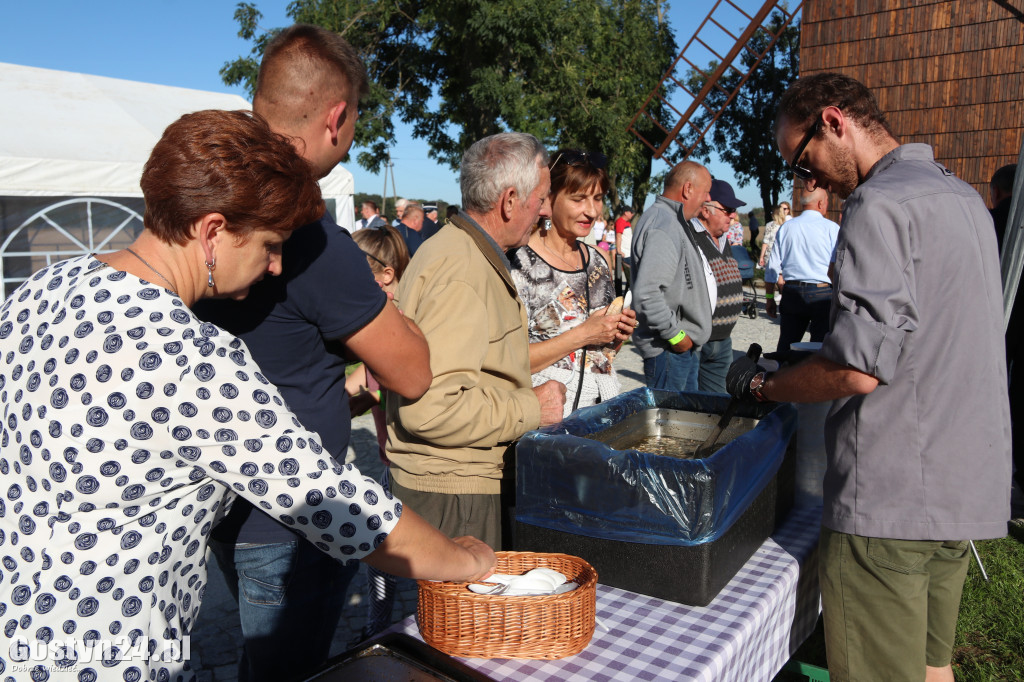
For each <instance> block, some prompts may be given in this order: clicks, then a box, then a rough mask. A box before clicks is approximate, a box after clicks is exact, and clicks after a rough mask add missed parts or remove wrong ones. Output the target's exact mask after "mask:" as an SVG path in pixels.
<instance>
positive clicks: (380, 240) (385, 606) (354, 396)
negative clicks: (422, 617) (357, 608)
mask: <svg viewBox="0 0 1024 682" xmlns="http://www.w3.org/2000/svg"><path fill="white" fill-rule="evenodd" d="M352 238H353V239H354V240H355V242H356V244H357V245H358V246H359V248H360V249H362V250H363V252H364V253H365V254H366V260H367V262H368V263H369V264H370V270H371V271H372V272H373V278H374V279H375V280H376V281H377V284H378V285H379V286H380V288H381V289H383V290H384V292H385V293H386V294H387V295H388V298H389V299H390V298H392V297H393V296H394V293H395V290H396V289H398V280H399V279H400V278H401V277H402V273H404V272H405V268H406V266H407V265H409V250H408V248H407V247H406V245H405V241H404V240H403V239H402V236H401V235H400V234H399V233H398V231H397V230H395V228H393V227H390V226H386V225H385V226H383V227H379V228H374V229H369V230H359V231H358V232H356V233H355V234H354V235H353V236H352ZM345 389H346V390H347V391H348V394H349V409H350V410H351V412H352V416H353V417H355V416H357V415H360V414H364V413H365V412H366V411H367V410H368V409H369V410H370V411H371V413H372V414H373V423H374V426H375V427H376V429H377V446H378V448H379V454H380V459H381V461H382V462H383V463H384V474H383V476H382V477H381V481H380V483H381V485H382V486H384V488H385V489H388V488H389V487H390V486H389V483H388V460H387V456H386V454H385V450H384V444H385V442H386V440H387V435H388V432H387V425H386V424H385V421H384V404H383V401H382V398H381V391H380V384H378V383H377V381H376V379H374V377H373V374H372V373H370V371H369V370H368V369H367V368H366V365H362V364H361V365H359V366H357V367H356V369H355V371H353V372H352V373H351V374H349V375H348V378H347V379H346V380H345ZM367 570H368V575H369V586H370V594H369V597H370V608H369V613H368V614H367V616H366V626H365V627H364V628H363V632H362V638H363V639H369V638H370V637H373V636H374V635H376V634H377V633H379V632H380V631H381V630H384V629H385V628H386V627H388V626H389V625H390V624H391V610H392V605H393V603H394V599H395V577H394V576H393V575H389V574H387V573H383V572H381V571H378V570H377V569H375V568H372V567H370V566H367Z"/></svg>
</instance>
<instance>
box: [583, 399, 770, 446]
mask: <svg viewBox="0 0 1024 682" xmlns="http://www.w3.org/2000/svg"><path fill="white" fill-rule="evenodd" d="M719 419H720V416H719V415H716V414H708V413H705V412H690V411H687V410H673V409H668V408H656V409H650V410H643V411H641V412H638V413H636V414H634V415H631V416H629V417H627V418H626V419H623V420H622V421H620V422H619V423H617V424H615V425H613V426H610V427H609V428H607V429H605V430H603V431H598V432H597V433H593V434H590V435H589V436H587V437H588V438H592V439H593V440H597V441H600V442H602V443H604V444H605V445H609V446H611V447H613V448H615V449H616V450H632V449H640V450H644V451H646V452H653V453H654V454H659V455H669V456H675V457H692V456H693V452H694V450H696V449H697V446H699V445H700V444H701V443H703V442H704V440H705V439H706V438H707V437H708V436H709V435H711V430H712V429H713V428H714V427H715V426H716V425H717V424H718V420H719ZM757 422H758V420H757V419H753V418H750V417H733V419H732V420H731V421H730V422H729V425H728V426H727V427H726V429H725V430H724V431H723V432H722V434H721V435H720V436H719V437H718V440H717V441H716V442H717V444H718V447H722V446H723V445H725V444H726V443H728V442H729V441H731V440H732V439H734V438H736V437H738V436H740V435H742V434H744V433H746V432H747V431H749V430H751V429H752V428H754V427H755V426H757ZM650 439H664V440H665V441H666V443H676V444H679V445H680V448H679V449H678V451H675V452H664V451H662V450H660V449H659V448H653V449H652V448H644V447H638V446H640V445H642V444H643V443H644V442H645V441H648V440H650ZM670 447H671V446H670ZM716 449H717V448H716Z"/></svg>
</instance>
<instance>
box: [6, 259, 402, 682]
mask: <svg viewBox="0 0 1024 682" xmlns="http://www.w3.org/2000/svg"><path fill="white" fill-rule="evenodd" d="M0 404H2V405H3V424H2V435H0V624H2V625H3V634H4V636H3V637H2V638H0V678H2V679H3V680H8V679H14V680H22V679H31V680H47V679H53V680H76V681H81V682H88V681H90V680H109V679H114V680H126V681H129V682H131V681H133V680H179V679H181V680H189V679H194V676H195V675H194V671H193V670H192V669H191V668H190V666H189V664H188V662H187V660H170V661H165V660H159V658H160V657H161V656H162V655H163V656H164V657H167V652H170V654H172V655H173V654H174V652H175V648H174V647H173V645H169V642H178V643H179V644H180V642H181V640H182V637H183V636H185V635H187V634H188V633H189V630H190V629H191V627H192V625H193V624H194V622H195V618H196V614H197V613H198V610H199V604H200V601H201V600H202V596H203V592H204V590H205V588H206V559H205V555H206V541H207V536H208V535H209V532H210V529H211V527H212V526H213V524H214V523H215V522H216V518H217V517H218V516H219V515H220V514H222V513H223V512H224V510H225V505H226V504H229V503H230V501H231V500H233V499H234V496H235V494H236V493H237V494H238V495H242V496H244V497H245V498H247V499H248V500H250V501H251V502H252V503H253V504H254V505H256V506H258V507H259V508H261V509H263V510H265V511H266V512H267V513H269V514H271V515H272V516H273V517H274V518H276V519H279V520H281V521H282V522H283V523H285V524H286V525H288V526H289V527H291V528H293V529H295V530H296V531H298V532H299V533H300V534H304V535H305V536H306V537H307V538H309V539H310V540H311V541H314V542H315V543H316V545H317V546H318V547H319V548H320V549H321V550H323V551H325V552H327V553H329V554H331V555H332V556H334V557H337V558H338V559H340V560H350V559H358V558H361V557H363V556H365V555H366V554H368V553H369V552H370V551H372V550H373V549H374V548H375V547H376V546H377V545H379V544H380V543H381V542H382V541H383V540H384V538H385V537H386V536H387V533H389V532H390V531H391V529H393V528H394V526H395V524H396V523H397V522H398V517H399V515H400V514H401V511H402V507H401V503H400V502H399V501H398V500H396V499H394V498H393V497H392V496H391V494H390V493H388V492H385V491H384V490H383V489H382V488H381V487H380V486H379V485H378V484H377V483H375V482H374V481H373V480H371V479H369V478H366V477H364V476H362V475H361V474H360V473H359V471H358V470H357V469H355V468H353V467H352V466H351V465H341V464H339V463H338V462H336V461H335V460H334V459H332V458H331V457H330V456H329V454H328V453H326V452H324V451H323V450H322V448H321V447H320V443H319V439H318V437H317V435H316V434H315V433H312V432H309V431H307V430H305V429H303V427H302V426H301V425H300V424H299V422H298V421H297V420H296V418H295V417H294V416H293V415H292V413H291V412H290V411H289V410H288V408H287V406H285V404H284V402H283V401H282V400H281V398H280V396H279V395H278V392H277V390H276V389H275V388H274V386H272V385H270V384H269V383H268V382H267V380H266V379H265V378H264V377H263V376H262V375H261V374H260V371H259V367H257V366H256V364H255V363H254V362H253V361H252V359H251V358H250V357H249V353H248V351H247V349H246V347H245V345H244V344H243V343H242V342H241V341H240V340H238V339H237V338H236V337H234V336H231V335H230V334H228V333H226V332H224V331H223V330H221V329H219V328H218V327H216V326H214V325H212V324H208V323H203V322H201V321H199V320H198V319H196V318H195V317H193V315H192V314H191V312H190V311H189V309H188V308H187V307H186V306H185V305H184V304H183V303H182V301H181V299H179V298H178V297H177V296H176V295H175V294H173V293H172V292H170V291H168V290H166V289H163V288H161V287H159V286H156V285H153V284H150V283H148V282H146V281H144V280H141V279H139V278H137V277H135V276H134V275H130V274H127V273H124V272H120V271H117V270H115V269H113V268H111V267H109V266H107V265H105V264H103V263H101V262H99V261H97V260H95V259H94V258H92V257H89V256H83V257H79V258H75V259H72V260H69V261H64V262H61V263H57V264H55V265H52V266H50V267H47V268H45V269H43V270H41V271H39V272H38V273H36V274H35V275H34V276H33V277H32V278H31V279H30V280H29V281H27V282H25V283H24V284H23V285H22V286H21V287H19V288H18V289H17V290H16V291H15V292H14V294H12V295H11V297H10V298H9V299H8V300H7V301H6V302H5V303H4V304H3V306H2V307H0ZM33 641H35V642H37V644H35V645H34V647H35V649H34V650H32V649H31V647H29V646H27V645H26V644H24V642H29V643H31V642H33ZM47 642H49V644H50V646H49V648H48V647H47V646H45V643H47ZM84 642H95V643H97V644H99V645H101V646H103V647H107V648H97V647H92V650H91V651H89V648H90V647H89V646H88V645H86V644H83V643H84ZM38 643H43V645H40V644H38ZM133 643H134V646H133ZM65 645H70V649H68V648H66V647H65ZM111 646H113V647H114V648H113V649H111V648H109V647H111ZM150 649H152V650H155V652H156V653H155V654H154V655H153V656H152V657H151V656H149V655H145V652H146V651H148V650H150ZM177 650H178V651H180V650H181V649H180V646H179V648H178V649H177ZM41 653H46V654H47V655H46V656H45V659H44V660H41V659H40V658H39V655H40V654H41ZM12 654H13V656H12ZM90 656H91V659H92V660H87V659H89V658H90ZM103 658H105V659H106V660H100V659H103ZM26 659H29V660H26ZM119 659H120V660H119Z"/></svg>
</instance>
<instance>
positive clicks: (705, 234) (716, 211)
mask: <svg viewBox="0 0 1024 682" xmlns="http://www.w3.org/2000/svg"><path fill="white" fill-rule="evenodd" d="M710 194H711V200H710V201H706V202H704V205H703V206H701V209H700V213H698V214H697V215H696V217H694V218H693V219H692V220H691V221H690V222H689V224H688V225H687V228H688V229H689V230H690V231H691V236H692V237H693V240H694V242H695V243H696V245H697V248H698V249H699V250H700V253H701V258H702V260H703V261H704V263H705V266H704V267H705V277H707V280H708V295H709V296H708V297H709V298H710V300H711V337H710V338H709V339H708V342H707V343H705V344H704V345H703V346H701V347H700V370H699V374H698V375H697V388H698V389H699V390H701V391H709V392H712V393H725V375H726V374H727V373H728V371H729V365H731V364H732V339H731V338H730V335H731V334H732V328H733V327H735V326H736V320H738V319H739V317H740V308H742V307H743V278H742V276H741V275H740V269H739V266H737V265H736V260H735V259H734V258H733V256H732V246H730V245H729V243H728V242H727V241H725V240H724V239H721V237H722V235H724V234H725V233H726V232H727V231H728V230H729V223H730V222H731V221H732V219H733V218H735V217H736V209H737V208H739V207H740V206H745V205H746V202H745V201H740V200H739V199H737V198H736V193H735V192H733V189H732V186H731V185H730V184H729V183H728V182H726V181H725V180H712V181H711V192H710ZM720 243H721V244H722V249H721V250H719V244H720ZM740 248H743V247H740Z"/></svg>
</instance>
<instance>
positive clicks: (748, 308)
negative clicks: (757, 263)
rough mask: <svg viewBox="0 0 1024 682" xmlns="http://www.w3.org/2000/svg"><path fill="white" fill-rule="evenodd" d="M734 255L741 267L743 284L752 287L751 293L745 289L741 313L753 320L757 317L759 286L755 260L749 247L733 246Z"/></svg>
mask: <svg viewBox="0 0 1024 682" xmlns="http://www.w3.org/2000/svg"><path fill="white" fill-rule="evenodd" d="M732 257H733V258H734V259H736V265H738V266H739V268H740V277H741V278H742V279H743V285H744V286H745V287H746V286H749V287H750V293H747V290H746V289H744V290H743V307H742V308H741V309H740V314H741V315H746V316H747V317H749V318H750V319H752V320H753V319H756V318H757V287H755V286H754V260H753V259H752V258H751V257H750V253H749V252H748V251H747V249H746V248H744V247H742V246H734V247H733V248H732Z"/></svg>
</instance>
